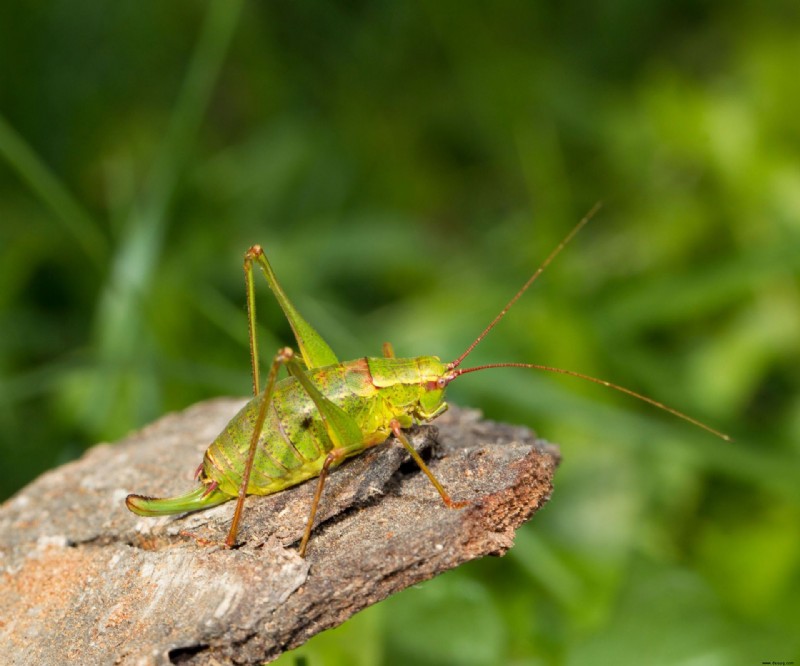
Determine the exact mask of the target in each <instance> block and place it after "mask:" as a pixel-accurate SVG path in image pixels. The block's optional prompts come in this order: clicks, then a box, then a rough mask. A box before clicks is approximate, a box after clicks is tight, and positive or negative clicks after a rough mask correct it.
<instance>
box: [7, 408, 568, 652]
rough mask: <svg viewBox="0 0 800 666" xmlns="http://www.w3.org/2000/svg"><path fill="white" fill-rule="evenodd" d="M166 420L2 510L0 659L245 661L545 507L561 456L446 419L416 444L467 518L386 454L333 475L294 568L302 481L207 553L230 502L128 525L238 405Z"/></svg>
mask: <svg viewBox="0 0 800 666" xmlns="http://www.w3.org/2000/svg"><path fill="white" fill-rule="evenodd" d="M241 405H242V401H241V400H231V399H218V400H213V401H209V402H205V403H200V404H198V405H195V406H193V407H191V408H189V409H188V410H186V411H184V412H181V413H179V414H172V415H169V416H166V417H164V418H162V419H160V420H159V421H157V422H155V423H153V424H152V425H150V426H148V427H146V428H144V429H143V430H141V431H139V432H137V433H134V434H132V435H130V436H129V437H127V438H125V439H124V440H122V441H120V442H118V443H117V444H115V445H113V446H111V445H107V444H104V445H98V446H96V447H94V448H92V449H91V450H89V451H88V452H87V453H86V454H85V455H84V456H83V458H81V459H80V460H78V461H75V462H72V463H69V464H67V465H64V466H62V467H60V468H58V469H55V470H53V471H50V472H47V473H46V474H44V475H42V476H41V477H40V478H39V479H37V480H36V481H34V482H33V483H31V484H30V485H29V486H28V487H26V488H25V489H23V490H22V491H21V492H20V493H18V494H17V495H16V496H15V497H13V498H12V499H10V500H9V501H8V502H6V503H5V504H4V505H2V507H0V654H1V655H3V661H4V663H8V662H10V663H12V664H20V665H22V664H37V665H39V664H62V663H65V662H69V663H81V664H142V665H147V664H159V665H161V664H208V663H217V664H233V663H236V664H257V663H263V662H265V661H270V660H272V659H275V658H276V657H277V656H278V655H280V654H281V653H282V652H284V651H285V650H288V649H291V648H293V647H297V646H298V645H300V644H302V643H303V642H305V641H306V640H308V639H309V638H310V637H311V636H313V635H314V634H316V633H318V632H319V631H322V630H323V629H327V628H330V627H333V626H336V625H338V624H340V623H342V622H344V621H345V620H346V619H347V618H349V617H350V616H351V615H353V614H354V613H355V612H357V611H359V610H361V609H362V608H365V607H366V606H368V605H370V604H373V603H375V602H376V601H380V600H381V599H384V598H385V597H387V596H388V595H390V594H392V593H393V592H396V591H399V590H402V589H404V588H405V587H408V586H410V585H413V584H415V583H419V582H420V581H423V580H427V579H429V578H431V577H433V576H435V575H436V574H438V573H441V572H443V571H446V570H447V569H450V568H453V567H455V566H457V565H458V564H461V563H462V562H466V561H468V560H471V559H474V558H477V557H481V556H483V555H502V554H504V553H505V552H506V551H507V550H508V549H509V548H510V547H511V545H512V543H513V537H514V530H515V529H516V528H517V527H519V525H521V524H522V523H523V522H525V521H526V520H528V519H529V518H530V517H531V516H532V515H533V513H534V512H535V511H536V510H537V509H538V508H539V507H541V506H542V505H543V504H544V503H545V502H546V501H547V499H548V498H549V496H550V492H551V490H552V477H553V473H554V471H555V468H556V466H557V465H558V461H559V453H558V450H557V448H555V447H554V446H552V445H549V444H547V443H545V442H542V441H540V440H536V438H535V436H534V435H533V434H532V433H531V432H530V431H529V430H527V429H525V428H520V427H512V426H507V425H502V424H497V423H491V422H487V421H482V420H480V415H479V414H478V413H477V412H475V411H468V410H461V409H456V408H451V410H450V411H449V412H448V413H446V414H444V415H443V416H442V417H440V418H439V419H437V421H436V425H435V426H423V427H420V428H416V429H414V430H413V431H412V433H411V440H412V443H413V445H414V446H415V447H416V448H417V449H418V450H419V451H421V452H422V453H423V455H425V456H430V466H431V469H432V470H433V472H434V473H435V474H436V475H437V476H438V478H439V479H440V480H441V481H442V483H443V484H444V486H445V488H447V490H448V492H449V493H450V494H451V496H452V497H453V498H454V499H456V500H469V501H470V502H471V504H470V505H469V506H468V507H466V508H464V509H458V510H455V509H447V508H446V507H445V506H444V505H443V504H442V501H441V498H440V497H439V495H438V494H437V493H436V490H435V489H434V488H433V487H432V485H431V484H430V482H429V481H428V480H427V478H426V477H425V476H424V475H423V474H422V473H421V472H420V471H419V470H418V469H417V468H416V466H415V465H414V464H413V462H411V461H410V458H409V456H408V455H407V454H406V452H405V451H404V450H403V448H402V446H401V445H400V444H399V443H397V442H395V441H394V440H390V441H389V442H387V443H386V444H384V445H383V446H380V447H377V448H375V449H372V450H370V451H368V452H367V453H365V454H363V455H361V456H359V457H357V458H354V459H352V460H351V461H348V462H347V463H345V464H344V465H342V466H341V467H340V468H338V469H336V470H335V471H334V472H333V473H332V474H331V475H330V477H329V479H328V483H327V484H326V487H325V493H324V495H323V498H322V502H321V504H320V510H319V513H318V520H317V527H316V528H315V530H314V533H313V534H312V536H311V540H310V542H309V547H308V553H307V558H306V559H301V558H300V557H298V555H297V553H296V549H295V548H291V547H289V546H292V545H293V544H296V543H297V541H299V539H300V537H301V535H302V532H303V528H304V526H305V521H306V519H307V516H308V510H309V506H310V503H311V497H312V495H313V492H314V490H315V487H316V484H315V482H314V481H312V482H310V483H305V484H302V485H300V486H297V487H295V488H292V489H289V490H286V491H283V492H281V493H277V494H275V495H271V496H268V497H249V498H248V500H247V502H246V505H245V512H244V519H243V523H242V529H241V531H240V535H239V541H240V543H241V544H242V545H241V546H240V547H239V548H236V549H234V550H228V549H225V548H224V547H222V546H221V544H222V542H223V541H224V539H225V535H226V533H227V528H228V525H229V522H230V518H231V516H232V514H233V505H234V502H228V503H226V504H223V505H221V506H219V507H215V508H213V509H208V510H205V511H200V512H197V513H194V514H189V515H186V516H168V517H164V518H142V517H139V516H135V515H134V514H132V513H130V512H128V510H127V509H126V508H125V505H124V499H125V496H126V495H127V494H128V493H130V492H137V493H142V494H151V495H157V496H167V495H174V494H177V493H180V492H183V491H185V490H187V489H189V488H191V487H192V484H193V483H194V482H193V480H192V474H193V471H194V469H195V468H196V466H197V465H198V463H199V462H200V461H201V460H202V455H203V451H204V450H205V448H206V447H207V446H208V444H209V443H210V442H211V441H212V439H213V438H214V437H215V436H216V435H217V434H218V432H219V431H220V430H221V429H222V428H223V427H224V426H225V424H226V423H227V421H228V420H229V419H230V418H231V417H232V416H233V415H234V414H235V413H236V411H237V410H238V409H239V408H240V407H241Z"/></svg>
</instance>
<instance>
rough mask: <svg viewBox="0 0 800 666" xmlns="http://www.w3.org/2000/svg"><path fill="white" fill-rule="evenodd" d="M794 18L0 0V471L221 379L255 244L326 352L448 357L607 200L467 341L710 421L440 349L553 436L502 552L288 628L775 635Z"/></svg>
mask: <svg viewBox="0 0 800 666" xmlns="http://www.w3.org/2000/svg"><path fill="white" fill-rule="evenodd" d="M798 34H800V6H798V4H797V3H796V1H795V0H784V1H783V2H781V1H776V2H770V3H761V2H755V1H754V0H739V1H734V2H729V3H691V2H678V3H676V2H666V1H665V0H651V1H649V2H640V3H630V2H628V3H607V2H567V3H561V4H559V5H555V4H554V3H551V4H548V5H545V4H544V3H532V2H512V1H509V0H499V1H497V2H493V3H470V2H453V1H452V0H447V1H443V2H437V3H416V2H412V3H388V2H372V3H367V2H332V3H324V2H311V1H308V0H293V1H292V2H286V1H283V0H280V1H277V2H243V1H241V0H227V1H226V2H222V1H219V2H211V1H208V2H197V1H192V2H189V1H187V0H181V1H172V2H169V3H159V2H141V1H139V0H136V1H134V0H122V1H120V2H115V3H112V4H110V5H107V6H104V7H103V8H102V9H100V8H99V7H98V6H97V4H96V3H92V2H87V1H86V0H70V1H69V2H66V1H65V0H54V1H52V2H47V3H5V4H4V5H3V6H2V8H0V62H2V63H3V67H2V71H0V331H2V334H1V335H0V399H1V400H0V456H2V458H1V459H0V461H1V462H2V468H3V475H2V478H0V497H7V496H9V495H10V494H12V493H13V492H14V491H15V490H17V489H18V488H19V487H21V486H22V485H23V484H24V483H26V482H27V481H29V480H30V479H32V478H33V477H35V476H36V475H37V474H39V473H41V472H42V471H43V470H45V469H47V468H48V467H52V466H54V465H57V464H59V463H62V462H65V461H67V460H69V459H72V458H74V457H76V456H77V455H79V454H80V452H81V451H82V450H84V449H85V448H86V447H87V446H89V445H91V444H92V443H94V442H97V441H103V440H113V439H114V438H117V437H119V436H121V435H123V434H125V433H126V432H128V431H130V430H131V429H133V428H136V427H139V426H141V425H143V424H145V423H147V422H149V421H151V420H153V419H155V418H157V417H158V416H160V415H162V414H164V413H165V412H167V411H170V410H176V409H180V408H182V407H185V406H187V405H189V404H191V403H193V402H195V401H197V400H200V399H203V398H207V397H211V396H215V395H219V394H238V395H243V394H246V393H247V391H248V389H249V386H250V382H249V377H248V374H249V363H248V358H247V329H246V327H247V324H246V318H245V313H244V287H243V279H242V273H241V257H242V254H243V252H244V250H245V249H246V248H247V247H248V246H249V245H251V244H253V243H256V242H258V243H261V244H262V245H263V246H264V247H265V249H266V251H267V253H268V255H269V256H270V259H271V261H272V262H273V265H274V267H275V270H276V272H277V274H278V276H279V278H280V280H281V282H282V284H283V285H284V286H285V288H286V289H287V291H288V292H289V294H290V296H291V298H292V299H293V300H294V301H295V302H296V303H297V304H298V306H299V307H300V308H301V309H302V311H303V312H304V314H305V315H306V317H307V318H308V319H309V320H310V321H311V322H313V324H314V325H315V326H316V327H317V328H318V329H319V330H320V332H322V334H323V335H324V336H325V337H326V339H327V340H328V341H329V342H330V343H331V345H332V346H333V348H334V349H335V350H336V351H337V352H338V353H339V356H340V358H354V357H357V356H360V355H365V354H379V353H380V345H381V343H382V342H383V341H384V340H391V341H392V342H393V344H394V346H395V349H396V350H397V352H398V353H399V354H401V355H408V356H412V355H418V354H429V353H434V354H439V355H440V356H442V357H443V358H447V359H450V358H455V357H456V356H457V355H458V354H459V353H460V352H461V351H462V350H463V349H464V348H465V347H466V346H467V344H469V342H470V341H471V340H472V339H473V338H474V337H475V335H477V333H478V332H479V331H480V330H481V328H482V327H483V326H484V325H485V324H486V323H488V321H490V320H491V318H492V317H493V316H494V315H495V314H496V312H497V311H498V310H499V308H500V307H501V306H502V305H503V304H504V303H505V302H506V301H507V300H508V298H509V297H510V296H511V295H512V294H513V293H514V291H515V290H516V289H517V288H518V287H519V286H520V285H521V284H522V282H523V281H524V280H525V279H526V278H527V277H528V275H529V274H530V273H531V272H532V270H533V269H534V268H535V267H536V265H537V264H538V263H539V261H541V259H542V258H543V257H544V256H546V254H547V253H548V252H549V251H550V250H551V249H552V248H553V247H554V246H555V245H556V244H557V243H558V241H559V240H560V239H561V238H562V237H563V236H564V235H565V234H566V233H567V231H568V230H569V229H570V228H571V227H572V225H574V223H575V222H576V221H577V220H578V219H580V217H581V216H582V215H583V214H584V213H585V212H586V211H587V210H588V209H589V208H590V207H591V206H592V204H593V203H594V202H595V201H596V200H598V199H602V200H604V202H605V206H604V208H603V210H602V211H601V213H600V214H599V215H598V217H597V218H596V219H595V220H593V221H592V223H591V224H590V225H589V226H588V227H587V228H586V229H585V230H584V231H582V232H581V234H580V235H579V236H578V237H577V239H576V240H575V241H574V243H573V244H572V245H570V246H569V248H568V249H567V251H566V252H565V253H564V254H563V255H562V256H560V257H559V259H558V261H557V262H556V263H555V264H554V265H553V266H552V267H550V268H549V269H548V271H547V272H546V273H545V274H544V276H543V277H542V278H541V280H540V281H539V283H538V284H537V285H536V287H535V288H534V289H533V290H532V291H531V292H530V293H529V294H526V296H525V297H524V299H522V300H521V301H520V302H519V303H518V304H517V305H516V306H515V308H514V310H513V311H512V312H511V314H510V315H509V316H508V318H507V319H506V320H504V321H503V323H502V324H501V325H500V326H499V327H498V328H497V329H496V330H495V331H493V332H492V334H491V335H490V336H489V337H488V338H487V339H486V340H485V342H484V343H482V344H481V345H480V347H478V348H477V349H476V351H475V353H474V354H473V357H472V358H471V363H475V364H477V363H479V362H491V361H528V362H538V363H547V364H550V365H557V366H561V367H566V368H571V369H575V370H579V371H582V372H585V373H588V374H591V375H596V376H600V377H604V378H607V379H609V380H611V381H614V382H616V383H619V384H622V385H624V386H628V387H630V388H632V389H634V390H636V391H640V392H643V393H645V394H647V395H651V396H653V397H654V398H656V399H658V400H662V401H663V402H665V403H667V404H669V405H672V406H674V407H676V408H678V409H681V410H684V411H686V412H689V413H691V414H692V415H694V416H697V417H698V418H700V419H702V420H704V421H707V422H709V423H711V424H713V425H714V426H716V427H719V428H720V429H722V430H725V431H727V432H730V433H731V434H732V435H733V436H734V437H735V438H736V441H735V442H734V443H733V444H726V443H724V442H722V441H718V440H715V439H714V438H712V437H710V436H709V435H707V434H705V433H703V432H701V431H699V430H696V429H694V428H692V427H691V426H689V425H688V424H686V423H684V422H681V421H678V420H676V419H672V418H671V417H669V416H667V415H665V414H663V413H661V412H658V411H656V410H653V409H652V408H649V407H648V406H647V405H644V404H642V403H639V402H637V401H633V400H630V399H628V398H626V397H625V396H622V395H619V394H615V393H612V392H610V391H604V390H602V389H600V388H598V387H596V386H594V385H590V384H585V383H580V382H577V381H575V380H569V379H566V378H562V377H555V376H543V375H541V374H534V373H531V372H525V371H515V370H504V371H495V372H486V373H482V374H475V375H471V376H469V377H465V378H463V379H462V380H460V381H459V382H457V383H456V384H454V385H453V386H452V387H451V399H452V400H453V401H454V402H457V403H459V404H464V405H470V406H476V407H480V408H482V409H483V410H484V412H485V413H486V414H487V415H488V416H490V417H491V418H495V419H502V420H507V421H512V422H516V423H524V424H526V425H529V426H531V427H532V428H534V429H536V430H537V431H538V432H539V433H540V434H541V435H542V436H544V437H546V438H548V439H550V440H552V441H556V442H559V444H560V445H561V449H562V453H563V455H564V462H563V464H562V467H561V469H560V470H559V473H558V477H557V480H556V490H555V493H554V496H553V499H552V500H551V502H550V504H549V505H548V506H547V507H546V509H545V510H544V511H542V512H541V513H540V514H538V515H537V516H536V518H535V519H534V520H533V521H532V523H531V524H529V525H527V526H526V527H525V528H523V529H522V530H521V531H520V533H519V536H518V540H517V545H516V546H515V548H514V549H512V551H511V552H510V553H509V555H508V556H506V557H505V558H503V559H501V560H484V561H480V562H475V563H471V564H470V565H467V566H464V567H462V568H460V569H459V570H458V571H455V572H451V573H448V574H446V575H445V576H442V577H440V578H438V579H436V580H434V581H431V582H429V583H426V584H425V585H422V586H419V587H418V588H415V589H411V590H407V591H406V592H404V593H402V594H400V595H397V596H395V597H393V598H392V599H389V600H387V601H386V602H383V603H381V604H379V605H377V606H375V607H373V608H371V609H368V610H367V611H365V612H363V613H361V614H359V615H358V616H357V617H355V618H354V619H353V620H351V621H350V622H348V623H347V624H345V625H344V626H343V627H341V628H339V629H337V630H335V631H332V632H328V633H326V634H323V635H321V636H319V637H318V638H316V639H314V640H313V641H312V642H311V643H309V644H308V645H307V646H304V647H303V648H301V652H300V654H304V655H306V657H307V658H308V663H309V664H311V665H312V666H313V665H314V664H322V663H324V664H363V665H369V664H406V663H412V662H413V663H417V664H474V665H476V666H477V665H483V664H550V663H558V664H586V663H595V664H610V663H614V664H627V663H631V664H632V663H648V664H689V663H691V664H714V665H716V664H729V663H730V664H733V663H760V662H762V661H765V660H773V659H774V660H791V659H795V660H797V659H798V658H800V639H799V638H798V633H797V631H796V630H797V627H798V620H800V529H799V528H800V390H798V389H799V388H800V251H798V248H799V247H800V123H798V122H797V118H800V86H798V85H797V72H798V66H800V39H798ZM261 291H262V299H261V301H260V304H261V303H263V305H260V313H261V317H262V322H264V324H265V326H264V330H263V331H262V337H261V340H262V349H270V348H273V347H276V346H277V345H278V344H282V343H286V342H289V335H290V333H289V331H288V328H287V326H286V324H285V323H284V322H282V321H281V318H280V315H279V311H278V309H277V307H275V306H274V304H272V303H271V302H270V298H269V295H268V294H267V293H266V289H262V290H261ZM196 462H197V461H190V460H187V461H186V467H187V470H189V471H190V470H191V469H192V468H193V467H194V465H195V464H196ZM128 490H131V491H132V490H135V489H132V488H131V489H128ZM98 519H99V518H98ZM296 654H297V653H295V654H294V655H287V656H286V659H287V661H285V662H283V663H286V664H291V663H293V661H292V660H293V659H294V658H295V655H296Z"/></svg>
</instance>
